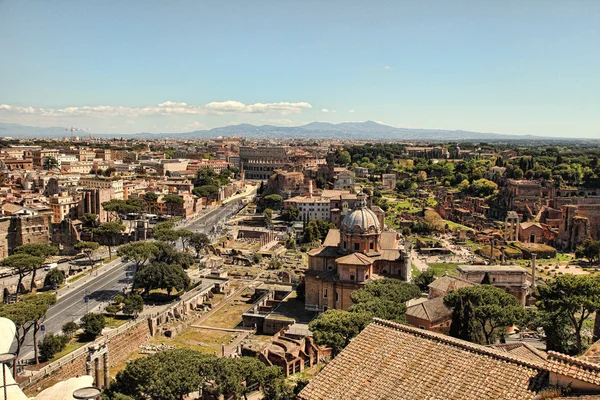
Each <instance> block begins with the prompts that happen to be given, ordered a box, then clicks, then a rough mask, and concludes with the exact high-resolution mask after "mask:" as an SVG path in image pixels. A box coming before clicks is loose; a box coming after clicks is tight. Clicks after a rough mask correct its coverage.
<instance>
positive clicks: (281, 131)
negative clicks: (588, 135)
mask: <svg viewBox="0 0 600 400" xmlns="http://www.w3.org/2000/svg"><path fill="white" fill-rule="evenodd" d="M69 134H70V132H67V131H65V129H64V128H59V127H49V128H41V127H33V126H23V125H17V124H5V123H0V137H13V138H30V139H32V138H60V137H65V136H68V135H69ZM84 134H85V133H84ZM94 136H96V137H121V136H123V137H127V138H139V139H164V138H173V139H208V138H214V137H218V136H244V137H247V138H256V139H276V138H279V139H344V140H387V141H389V140H420V141H436V142H448V141H507V140H524V141H533V140H546V141H548V140H550V141H554V140H576V139H575V138H571V139H566V138H562V139H561V138H552V137H542V136H534V135H507V134H500V133H482V132H470V131H461V130H457V131H452V130H443V129H409V128H395V127H393V126H389V125H383V124H380V123H377V122H374V121H366V122H342V123H339V124H332V123H329V122H311V123H310V124H307V125H302V126H295V127H284V126H273V125H261V126H256V125H251V124H240V125H229V126H223V127H220V128H213V129H208V130H201V131H193V132H183V133H135V134H119V133H110V134H103V133H95V132H94Z"/></svg>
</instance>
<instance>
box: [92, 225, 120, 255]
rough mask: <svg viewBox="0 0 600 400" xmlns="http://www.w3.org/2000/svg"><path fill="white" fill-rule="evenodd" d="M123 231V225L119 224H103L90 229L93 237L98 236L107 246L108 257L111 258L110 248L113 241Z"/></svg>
mask: <svg viewBox="0 0 600 400" xmlns="http://www.w3.org/2000/svg"><path fill="white" fill-rule="evenodd" d="M124 231H125V225H123V224H122V223H120V222H105V223H103V224H101V225H100V226H99V227H97V228H94V229H92V233H93V234H94V235H95V236H99V237H100V238H101V239H102V240H103V241H104V242H105V243H106V245H107V246H108V256H109V257H112V246H114V243H115V240H116V238H117V237H118V236H120V235H121V232H124Z"/></svg>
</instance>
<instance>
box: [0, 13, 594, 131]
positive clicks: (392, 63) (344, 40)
mask: <svg viewBox="0 0 600 400" xmlns="http://www.w3.org/2000/svg"><path fill="white" fill-rule="evenodd" d="M599 17H600V4H599V3H597V2H593V1H576V2H569V3H567V2H560V1H550V2H537V1H528V2H504V3H502V4H501V5H499V4H491V3H490V4H481V3H478V2H471V1H463V2H458V3H454V4H453V5H449V4H446V3H443V2H436V1H430V2H421V3H419V4H413V3H410V2H387V1H386V2H383V1H379V2H375V3H369V4H368V5H366V4H362V3H360V2H354V1H347V2H341V1H331V2H327V3H322V2H310V1H309V2H302V3H299V2H289V3H287V2H286V3H284V4H280V3H274V2H266V1H258V2H253V3H251V4H250V3H246V2H237V1H232V2H204V3H198V2H187V1H178V2H175V3H174V4H172V3H169V4H166V3H161V2H146V3H143V7H142V4H141V3H133V2H131V3H125V4H124V3H118V2H102V3H100V2H87V3H81V4H80V3H72V2H67V1H56V2H52V3H46V2H27V3H24V2H16V1H4V2H1V3H0V48H1V49H3V56H4V57H5V59H6V60H8V61H9V62H4V63H2V64H1V65H0V89H1V90H0V122H4V123H17V124H22V125H31V126H65V127H67V126H80V127H87V128H90V129H92V130H93V131H95V132H101V133H134V132H161V133H169V132H185V131H192V130H202V129H210V128H213V127H219V126H226V125H231V124H239V123H250V124H255V125H262V124H270V125H277V126H299V125H303V124H306V123H310V122H313V121H324V122H332V123H340V122H346V121H366V120H374V121H378V122H381V123H383V124H386V125H390V126H395V127H403V128H424V129H461V130H469V131H479V132H496V133H506V134H533V135H538V136H554V137H580V138H594V137H598V136H600V128H599V127H600V114H599V113H598V112H597V110H598V109H599V107H600V51H598V50H600V25H599V24H597V21H598V20H599Z"/></svg>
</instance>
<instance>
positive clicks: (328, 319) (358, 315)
mask: <svg viewBox="0 0 600 400" xmlns="http://www.w3.org/2000/svg"><path fill="white" fill-rule="evenodd" d="M369 322H371V315H370V314H368V313H364V312H348V311H342V310H327V311H325V312H324V313H323V314H321V315H319V316H318V317H317V318H315V319H313V320H312V321H311V322H310V324H309V325H308V328H309V329H310V331H311V332H312V333H313V336H314V338H315V341H316V342H317V344H320V345H325V346H329V347H331V348H332V349H333V354H334V355H337V354H338V353H339V352H340V351H341V350H342V349H343V348H344V347H346V346H347V345H348V343H350V340H351V339H352V338H354V337H355V336H356V335H358V334H359V333H360V332H361V331H362V330H363V329H364V328H365V327H366V326H367V325H368V324H369Z"/></svg>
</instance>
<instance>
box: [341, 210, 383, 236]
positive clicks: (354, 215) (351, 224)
mask: <svg viewBox="0 0 600 400" xmlns="http://www.w3.org/2000/svg"><path fill="white" fill-rule="evenodd" d="M342 230H343V231H345V232H354V233H367V232H379V231H380V226H379V220H378V219H377V215H375V213H374V212H373V211H371V210H370V209H368V208H367V207H365V206H362V207H358V208H355V209H354V210H352V212H350V213H348V214H346V216H345V217H344V219H343V220H342Z"/></svg>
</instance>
